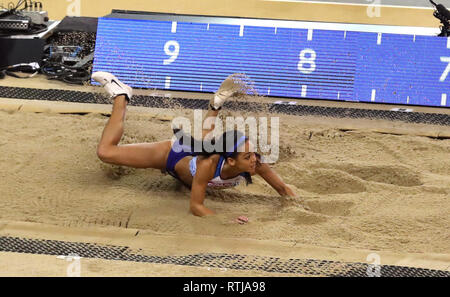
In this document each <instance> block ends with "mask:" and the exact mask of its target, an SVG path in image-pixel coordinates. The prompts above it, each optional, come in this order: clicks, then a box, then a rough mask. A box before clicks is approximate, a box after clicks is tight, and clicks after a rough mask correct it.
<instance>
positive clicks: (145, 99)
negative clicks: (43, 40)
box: [0, 86, 450, 126]
mask: <svg viewBox="0 0 450 297" xmlns="http://www.w3.org/2000/svg"><path fill="white" fill-rule="evenodd" d="M0 97H4V98H17V99H33V100H48V101H66V102H80V103H104V100H103V102H101V100H99V98H103V96H102V95H101V94H98V93H91V92H80V91H68V90H57V89H48V90H46V89H33V88H15V87H3V86H0ZM131 105H135V106H145V107H154V108H174V107H181V108H189V109H207V108H208V100H204V99H186V98H165V97H157V96H155V97H154V96H134V97H133V99H132V102H131ZM225 108H228V109H231V110H245V111H268V112H270V113H281V114H289V115H298V116H323V117H333V118H366V119H384V120H390V121H403V122H407V123H422V124H432V125H441V126H450V115H448V114H439V113H424V112H398V111H390V110H373V109H359V108H343V107H326V106H310V105H300V104H296V105H288V104H273V103H254V102H226V103H225Z"/></svg>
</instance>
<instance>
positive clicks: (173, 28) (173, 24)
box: [172, 22, 177, 33]
mask: <svg viewBox="0 0 450 297" xmlns="http://www.w3.org/2000/svg"><path fill="white" fill-rule="evenodd" d="M172 33H177V22H172Z"/></svg>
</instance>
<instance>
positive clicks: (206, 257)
mask: <svg viewBox="0 0 450 297" xmlns="http://www.w3.org/2000/svg"><path fill="white" fill-rule="evenodd" d="M0 251H2V252H15V253H27V254H40V255H57V256H60V255H63V256H75V255H76V256H79V257H83V258H99V259H105V260H119V261H132V262H146V263H158V264H174V265H184V266H196V267H214V268H227V269H237V270H256V271H265V272H275V273H290V274H299V275H311V276H339V277H367V276H368V272H367V271H368V269H369V270H370V271H374V270H373V267H372V266H371V265H369V264H365V263H347V262H339V261H326V260H314V259H292V258H291V259H281V258H276V257H267V256H251V255H237V254H225V253H207V254H204V253H201V254H191V255H185V256H151V255H144V254H138V253H134V252H133V251H132V250H131V249H130V248H129V247H126V246H114V245H99V244H95V243H82V242H68V241H58V240H43V239H28V238H19V237H9V236H1V237H0ZM380 276H382V277H450V272H449V271H443V270H433V269H424V268H413V267H406V266H394V265H380Z"/></svg>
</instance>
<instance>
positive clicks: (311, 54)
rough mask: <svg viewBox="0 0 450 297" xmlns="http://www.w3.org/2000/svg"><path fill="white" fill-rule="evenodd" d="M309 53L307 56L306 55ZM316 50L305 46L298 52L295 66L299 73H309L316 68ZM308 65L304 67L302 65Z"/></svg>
mask: <svg viewBox="0 0 450 297" xmlns="http://www.w3.org/2000/svg"><path fill="white" fill-rule="evenodd" d="M307 54H309V58H307V57H306V55H307ZM316 56H317V55H316V52H315V51H314V50H313V49H310V48H307V49H304V50H302V51H301V52H300V61H298V65H297V68H298V70H299V71H300V72H301V73H304V74H310V73H313V72H314V70H316ZM305 64H308V65H309V67H307V68H305V67H304V65H305Z"/></svg>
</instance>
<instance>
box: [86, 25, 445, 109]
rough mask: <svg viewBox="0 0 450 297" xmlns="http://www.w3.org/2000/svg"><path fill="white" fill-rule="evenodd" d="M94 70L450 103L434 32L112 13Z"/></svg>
mask: <svg viewBox="0 0 450 297" xmlns="http://www.w3.org/2000/svg"><path fill="white" fill-rule="evenodd" d="M93 71H109V72H112V73H114V74H115V75H116V76H118V77H119V78H120V79H121V80H123V81H124V82H126V83H127V84H129V85H131V86H132V87H140V88H156V89H170V90H182V91H198V92H214V91H216V90H217V88H218V87H219V85H220V83H221V81H222V80H223V79H225V78H226V77H227V76H228V75H230V74H232V73H245V74H246V75H248V76H249V77H250V78H251V79H252V80H253V81H254V82H255V87H256V89H257V91H258V93H259V94H261V95H268V96H274V97H290V98H309V99H327V100H345V101H362V102H377V103H395V104H412V105H425V106H442V107H449V106H450V98H449V100H447V93H448V90H449V87H450V77H448V74H449V71H450V42H449V41H448V39H447V38H442V37H435V36H421V35H406V34H386V33H376V32H356V31H343V30H342V31H340V30H324V29H306V28H305V29H302V28H284V27H270V26H249V25H234V24H217V23H210V22H209V23H206V22H205V23H202V22H178V21H173V20H171V21H162V20H138V19H126V18H112V17H105V18H100V19H99V23H98V31H97V41H96V49H95V59H94V68H93Z"/></svg>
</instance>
